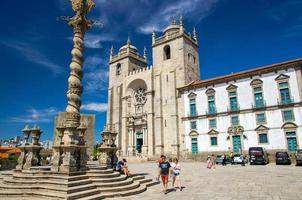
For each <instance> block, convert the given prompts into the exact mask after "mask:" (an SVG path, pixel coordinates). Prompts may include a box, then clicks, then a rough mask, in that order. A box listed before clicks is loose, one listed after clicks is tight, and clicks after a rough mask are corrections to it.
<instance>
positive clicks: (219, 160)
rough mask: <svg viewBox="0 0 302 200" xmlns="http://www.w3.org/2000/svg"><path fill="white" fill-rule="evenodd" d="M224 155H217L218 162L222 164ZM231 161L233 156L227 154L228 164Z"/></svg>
mask: <svg viewBox="0 0 302 200" xmlns="http://www.w3.org/2000/svg"><path fill="white" fill-rule="evenodd" d="M222 156H223V155H217V156H216V160H215V162H216V164H222V158H223V157H222ZM228 163H231V158H230V157H229V156H226V164H228Z"/></svg>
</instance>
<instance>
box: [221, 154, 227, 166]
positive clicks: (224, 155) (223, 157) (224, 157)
mask: <svg viewBox="0 0 302 200" xmlns="http://www.w3.org/2000/svg"><path fill="white" fill-rule="evenodd" d="M226 160H227V157H226V154H225V153H224V154H223V156H222V166H226Z"/></svg>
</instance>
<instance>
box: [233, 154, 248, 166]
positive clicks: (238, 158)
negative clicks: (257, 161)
mask: <svg viewBox="0 0 302 200" xmlns="http://www.w3.org/2000/svg"><path fill="white" fill-rule="evenodd" d="M247 162H248V161H247V159H246V158H245V157H244V156H243V155H241V154H234V156H233V160H232V164H243V165H244V164H245V163H247Z"/></svg>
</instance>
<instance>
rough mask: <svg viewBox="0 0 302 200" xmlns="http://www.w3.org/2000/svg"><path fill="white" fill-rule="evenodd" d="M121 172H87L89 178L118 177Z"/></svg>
mask: <svg viewBox="0 0 302 200" xmlns="http://www.w3.org/2000/svg"><path fill="white" fill-rule="evenodd" d="M120 175H121V174H120V173H119V172H113V173H110V174H87V176H89V178H113V177H118V176H120Z"/></svg>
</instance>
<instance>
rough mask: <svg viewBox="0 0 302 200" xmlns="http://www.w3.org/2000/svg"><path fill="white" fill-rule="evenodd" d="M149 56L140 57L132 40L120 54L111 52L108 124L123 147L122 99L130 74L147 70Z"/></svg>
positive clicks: (120, 50) (119, 145)
mask: <svg viewBox="0 0 302 200" xmlns="http://www.w3.org/2000/svg"><path fill="white" fill-rule="evenodd" d="M146 68H147V56H146V53H145V52H144V55H143V56H142V55H140V54H139V52H138V49H137V48H136V47H135V46H133V45H132V44H131V41H130V38H128V40H127V44H125V45H124V46H122V47H121V48H120V49H119V51H118V54H116V55H114V50H113V47H112V48H111V50H110V60H109V86H108V110H107V122H106V124H107V125H109V126H111V127H109V128H114V129H115V130H116V131H117V132H118V133H120V134H118V138H117V145H118V147H120V148H121V147H122V143H125V141H122V131H124V132H125V131H126V130H122V119H123V111H124V110H125V108H124V109H123V106H122V99H123V97H124V96H125V94H124V90H125V85H126V81H127V77H128V75H129V74H130V73H132V72H135V71H138V70H141V69H146Z"/></svg>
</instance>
